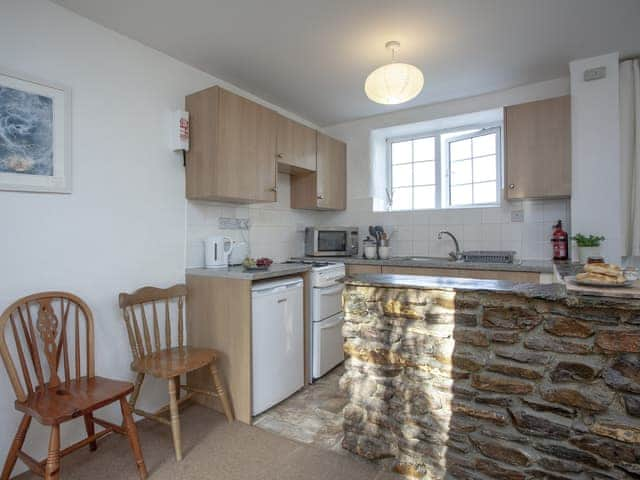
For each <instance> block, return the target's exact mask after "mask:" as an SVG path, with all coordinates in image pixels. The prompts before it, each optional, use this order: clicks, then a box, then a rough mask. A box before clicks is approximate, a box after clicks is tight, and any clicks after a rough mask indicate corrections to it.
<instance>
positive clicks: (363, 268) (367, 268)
mask: <svg viewBox="0 0 640 480" xmlns="http://www.w3.org/2000/svg"><path fill="white" fill-rule="evenodd" d="M346 270H347V275H358V274H360V273H382V267H381V266H380V265H346Z"/></svg>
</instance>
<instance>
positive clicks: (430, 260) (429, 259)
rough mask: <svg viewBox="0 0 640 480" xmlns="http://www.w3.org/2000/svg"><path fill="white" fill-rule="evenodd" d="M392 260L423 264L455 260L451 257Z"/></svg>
mask: <svg viewBox="0 0 640 480" xmlns="http://www.w3.org/2000/svg"><path fill="white" fill-rule="evenodd" d="M394 260H404V261H406V262H424V263H436V262H437V263H443V262H446V263H449V262H455V260H454V259H453V258H451V257H394Z"/></svg>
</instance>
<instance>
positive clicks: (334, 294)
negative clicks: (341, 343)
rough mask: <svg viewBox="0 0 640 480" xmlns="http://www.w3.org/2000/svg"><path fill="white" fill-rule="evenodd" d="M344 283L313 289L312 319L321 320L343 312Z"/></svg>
mask: <svg viewBox="0 0 640 480" xmlns="http://www.w3.org/2000/svg"><path fill="white" fill-rule="evenodd" d="M343 290H344V285H343V284H342V283H338V284H336V285H331V286H330V287H315V288H314V289H313V301H312V305H313V312H312V321H313V322H314V323H315V322H320V321H322V320H324V319H325V318H329V317H331V316H333V315H335V314H337V313H340V312H342V291H343Z"/></svg>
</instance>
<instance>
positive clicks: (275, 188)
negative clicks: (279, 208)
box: [269, 187, 278, 193]
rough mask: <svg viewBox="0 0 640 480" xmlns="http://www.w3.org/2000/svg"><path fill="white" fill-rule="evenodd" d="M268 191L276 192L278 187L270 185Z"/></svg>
mask: <svg viewBox="0 0 640 480" xmlns="http://www.w3.org/2000/svg"><path fill="white" fill-rule="evenodd" d="M269 191H271V192H276V193H277V192H278V187H271V188H270V189H269Z"/></svg>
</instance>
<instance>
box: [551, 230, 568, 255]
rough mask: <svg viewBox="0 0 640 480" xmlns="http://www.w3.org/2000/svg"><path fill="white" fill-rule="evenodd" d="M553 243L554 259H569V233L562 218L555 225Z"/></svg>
mask: <svg viewBox="0 0 640 480" xmlns="http://www.w3.org/2000/svg"><path fill="white" fill-rule="evenodd" d="M551 244H552V245H553V259H554V260H567V259H568V258H569V235H568V234H567V232H565V231H564V230H563V229H562V221H561V220H558V223H556V224H555V225H554V227H553V235H552V236H551Z"/></svg>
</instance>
